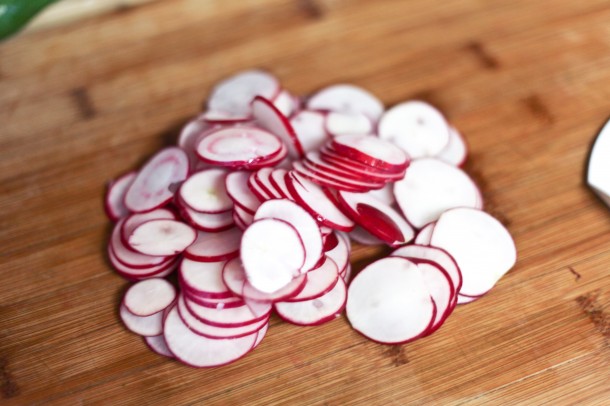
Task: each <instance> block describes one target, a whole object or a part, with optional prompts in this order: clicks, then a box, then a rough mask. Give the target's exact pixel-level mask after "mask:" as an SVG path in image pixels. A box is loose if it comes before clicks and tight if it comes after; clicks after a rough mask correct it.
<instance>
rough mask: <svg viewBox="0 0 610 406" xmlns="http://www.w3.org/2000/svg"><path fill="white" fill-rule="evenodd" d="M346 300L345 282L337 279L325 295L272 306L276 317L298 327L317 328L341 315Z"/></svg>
mask: <svg viewBox="0 0 610 406" xmlns="http://www.w3.org/2000/svg"><path fill="white" fill-rule="evenodd" d="M346 299H347V289H346V286H345V282H343V280H342V279H338V280H337V283H336V284H335V286H334V287H333V288H332V289H331V290H330V291H329V292H327V293H326V294H324V295H322V296H320V297H318V298H315V299H312V300H303V301H300V302H277V303H276V304H274V305H273V307H274V308H275V311H276V312H277V314H278V316H280V317H281V318H282V319H284V320H286V321H287V322H289V323H292V324H297V325H299V326H318V325H320V324H323V323H326V322H329V321H332V320H334V319H336V318H337V317H339V316H340V315H341V312H342V311H343V309H344V307H345V301H346Z"/></svg>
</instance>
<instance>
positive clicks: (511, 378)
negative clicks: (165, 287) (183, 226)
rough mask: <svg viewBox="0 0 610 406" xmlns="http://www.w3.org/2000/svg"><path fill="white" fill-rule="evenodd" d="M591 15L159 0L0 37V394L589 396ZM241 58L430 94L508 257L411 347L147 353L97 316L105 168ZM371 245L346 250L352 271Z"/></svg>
mask: <svg viewBox="0 0 610 406" xmlns="http://www.w3.org/2000/svg"><path fill="white" fill-rule="evenodd" d="M608 21H610V2H608V1H602V0H588V1H584V2H575V1H568V0H562V1H551V0H540V1H535V2H530V1H513V2H507V1H486V2H482V1H476V0H448V1H429V0H412V1H401V0H383V1H366V0H302V1H283V0H260V1H254V0H251V1H223V0H217V1H212V0H209V1H200V0H163V1H155V2H150V3H146V4H140V5H135V6H132V7H121V8H120V9H118V10H116V11H112V12H109V13H105V14H100V15H97V16H95V17H89V18H87V19H84V20H79V21H76V22H71V23H69V24H60V25H58V26H54V27H52V28H49V27H48V26H47V28H40V29H38V30H33V31H29V32H26V33H25V34H23V35H21V36H19V37H17V38H15V39H14V40H12V41H9V42H6V43H3V44H0V178H1V180H0V196H1V198H0V247H1V248H0V254H1V257H0V263H1V266H0V276H1V278H0V280H1V281H2V282H1V284H0V403H1V404H7V405H25V404H58V405H70V404H81V403H85V404H107V405H114V404H138V405H142V404H206V405H238V404H243V405H254V404H257V405H258V404H260V405H271V404H286V405H295V404H307V405H310V404H311V405H318V404H319V405H344V404H364V405H388V404H393V405H404V404H524V405H532V404H544V403H548V404H554V405H557V404H578V405H584V404H595V405H602V404H610V380H609V378H610V345H609V343H610V338H609V337H610V318H609V317H610V316H609V312H610V273H609V272H608V269H610V211H608V209H607V208H605V207H604V206H603V205H602V204H601V203H600V202H599V201H598V200H597V199H596V198H594V196H593V195H592V194H591V193H590V192H589V191H588V190H587V188H586V187H585V186H584V184H583V165H584V161H585V158H586V156H587V152H588V149H589V144H590V142H591V140H592V138H593V136H594V134H595V133H596V131H597V130H598V128H599V127H600V125H601V124H602V123H603V122H604V120H605V119H606V117H607V116H608V114H609V113H610V36H609V34H610V32H609V31H608ZM250 67H263V68H267V69H270V70H271V71H272V72H274V73H275V74H276V75H278V76H279V77H280V78H281V79H282V81H283V83H284V85H285V86H286V87H287V88H288V89H290V90H292V91H294V92H295V93H297V94H306V93H308V92H311V91H313V90H315V89H317V88H320V87H322V86H324V85H327V84H330V83H334V82H338V81H344V82H351V83H355V84H358V85H361V86H364V87H365V88H367V89H370V90H371V91H372V92H373V93H375V94H377V95H378V96H380V97H381V98H382V99H383V101H384V102H385V103H386V105H392V104H394V103H397V102H399V101H402V100H405V99H407V98H420V99H424V100H427V101H430V102H432V103H433V104H435V105H437V106H438V107H439V108H441V109H442V110H443V111H444V112H445V113H446V114H447V115H448V117H449V118H450V119H451V121H452V122H453V123H454V124H455V125H456V126H457V127H458V128H459V129H460V130H461V131H462V132H463V133H464V135H465V137H466V138H467V140H468V143H469V145H470V149H471V155H470V161H469V164H468V165H467V170H468V172H469V173H470V174H471V175H472V176H473V177H474V178H475V179H476V180H477V182H478V183H479V184H480V185H481V186H482V189H483V194H484V197H485V200H486V205H487V209H488V210H489V211H490V212H491V213H492V214H493V215H495V216H496V217H498V218H499V219H500V220H501V221H502V222H503V223H504V224H505V225H507V227H508V228H509V229H510V231H511V232H512V234H513V236H514V238H515V240H516V243H517V247H518V251H519V261H518V263H517V266H516V267H515V268H514V269H513V270H512V271H511V272H510V274H508V275H507V276H506V277H505V278H504V279H502V280H501V282H500V283H499V284H498V285H497V287H496V288H495V289H494V290H493V291H492V292H491V293H490V294H488V295H487V296H485V297H484V298H482V299H481V300H479V301H477V302H475V303H473V304H470V305H466V306H461V307H459V308H458V309H457V310H456V312H455V313H454V314H453V316H452V317H451V318H450V319H449V320H448V321H447V323H446V324H445V325H444V327H443V328H442V329H441V330H439V331H438V332H437V333H435V334H434V335H433V336H431V337H428V338H426V339H423V340H419V341H417V342H414V343H412V344H407V345H403V346H395V347H389V346H382V345H378V344H374V343H372V342H369V341H367V340H365V339H364V338H363V337H361V336H360V335H358V334H356V333H355V332H353V331H352V330H351V329H350V328H349V325H348V324H347V322H346V320H345V318H341V319H338V320H335V321H333V322H331V323H328V324H326V325H323V326H320V327H315V328H301V327H296V326H292V325H289V324H287V323H283V322H281V321H280V320H279V319H277V318H273V319H272V326H271V328H270V330H269V333H268V336H267V337H266V338H265V340H264V341H263V343H262V344H261V346H260V347H259V348H258V349H257V350H256V351H254V352H253V353H251V354H250V355H248V356H247V357H246V358H244V359H242V360H240V361H238V362H236V363H234V364H232V365H229V366H226V367H222V368H217V369H210V370H196V369H192V368H189V367H186V366H183V365H180V364H178V363H176V362H173V361H170V360H167V359H164V358H161V357H159V356H157V355H155V354H153V353H152V352H150V351H149V350H148V349H147V348H146V347H145V345H144V344H143V342H142V341H141V340H140V339H139V338H138V337H136V336H134V335H132V334H130V333H128V332H127V331H125V330H124V329H123V327H122V326H121V324H120V322H119V320H118V317H117V304H118V301H119V298H120V296H121V294H122V292H123V291H124V289H125V286H126V284H125V282H124V281H123V280H122V279H121V278H120V277H118V276H117V275H116V274H114V273H113V272H112V271H111V269H110V266H109V264H108V261H107V260H106V257H105V244H106V239H107V238H108V234H109V230H110V226H109V223H108V221H107V220H106V218H105V216H104V214H103V211H102V204H101V202H102V194H103V190H104V184H105V182H106V181H107V180H109V179H111V178H113V177H115V176H117V175H118V174H119V173H121V172H123V171H126V170H129V169H131V168H133V167H135V166H137V165H139V164H141V163H142V162H143V161H144V160H145V159H146V158H147V157H149V156H150V155H151V154H152V153H153V152H154V151H155V150H157V149H158V148H159V147H161V146H162V145H165V144H169V143H172V142H174V141H175V137H176V134H177V131H178V130H179V128H180V127H181V126H182V125H183V124H184V123H185V122H186V120H187V119H188V118H189V117H190V116H193V115H194V114H195V113H196V112H197V111H198V110H199V108H200V105H201V103H202V101H203V100H204V99H205V97H206V95H207V94H208V92H209V90H210V86H211V85H212V84H213V83H214V82H216V81H217V80H219V79H220V78H223V77H225V76H227V75H229V74H231V73H234V72H236V71H238V70H240V69H245V68H250ZM609 176H610V175H609ZM385 252H387V251H385V250H383V249H377V248H365V247H361V246H355V247H354V252H353V264H354V267H355V269H361V268H362V267H363V266H364V265H365V264H366V263H367V261H370V259H371V258H375V257H378V256H380V255H383V254H384V253H385Z"/></svg>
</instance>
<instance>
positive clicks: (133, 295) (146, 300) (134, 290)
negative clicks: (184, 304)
mask: <svg viewBox="0 0 610 406" xmlns="http://www.w3.org/2000/svg"><path fill="white" fill-rule="evenodd" d="M175 298H176V289H175V288H174V286H173V285H172V284H171V283H169V282H168V281H166V280H165V279H161V278H153V279H147V280H144V281H140V282H138V283H135V284H134V285H132V286H131V287H130V288H129V289H128V290H127V292H125V296H124V297H123V304H124V305H125V307H126V308H127V310H129V312H130V313H131V314H133V315H135V316H140V317H145V316H151V315H153V314H155V313H158V312H160V311H162V310H163V309H165V308H167V307H168V306H169V305H170V304H172V302H173V301H174V299H175Z"/></svg>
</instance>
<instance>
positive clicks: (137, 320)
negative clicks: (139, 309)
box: [119, 303, 163, 336]
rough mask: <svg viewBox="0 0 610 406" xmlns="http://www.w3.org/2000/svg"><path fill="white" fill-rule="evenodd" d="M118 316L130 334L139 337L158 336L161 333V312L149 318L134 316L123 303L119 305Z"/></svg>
mask: <svg viewBox="0 0 610 406" xmlns="http://www.w3.org/2000/svg"><path fill="white" fill-rule="evenodd" d="M119 315H120V317H121V320H123V324H125V327H127V329H128V330H129V331H131V332H132V333H136V334H138V335H141V336H158V335H159V334H161V333H162V332H163V312H162V311H159V312H157V313H155V314H152V315H150V316H143V317H142V316H136V315H135V314H133V313H131V312H130V311H129V309H127V307H126V306H125V304H124V303H122V304H121V308H120V310H119Z"/></svg>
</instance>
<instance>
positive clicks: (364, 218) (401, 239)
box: [337, 191, 415, 246]
mask: <svg viewBox="0 0 610 406" xmlns="http://www.w3.org/2000/svg"><path fill="white" fill-rule="evenodd" d="M337 198H338V202H339V204H340V205H341V207H342V208H343V209H344V210H345V211H346V212H347V213H348V215H349V216H350V217H351V218H352V219H354V221H356V223H358V224H359V225H360V226H362V227H363V228H364V229H365V230H366V231H368V232H369V233H371V234H372V235H374V236H375V237H377V238H379V239H381V240H383V241H385V242H386V243H388V244H390V245H393V246H395V245H400V244H405V243H407V242H409V241H411V240H412V239H413V236H414V234H415V233H414V231H413V228H411V226H410V225H409V224H408V223H407V222H406V221H405V220H404V219H403V218H402V216H401V215H400V214H399V213H398V212H397V211H396V210H394V209H393V208H392V207H390V206H388V205H386V204H384V203H383V202H382V201H381V200H379V199H377V198H376V197H373V196H371V195H370V194H368V193H349V192H343V191H339V192H338V193H337Z"/></svg>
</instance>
